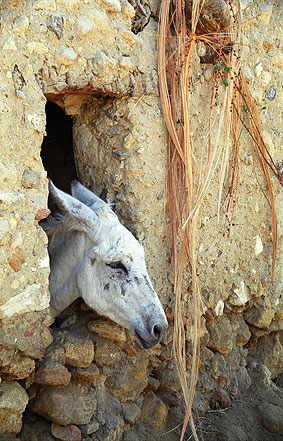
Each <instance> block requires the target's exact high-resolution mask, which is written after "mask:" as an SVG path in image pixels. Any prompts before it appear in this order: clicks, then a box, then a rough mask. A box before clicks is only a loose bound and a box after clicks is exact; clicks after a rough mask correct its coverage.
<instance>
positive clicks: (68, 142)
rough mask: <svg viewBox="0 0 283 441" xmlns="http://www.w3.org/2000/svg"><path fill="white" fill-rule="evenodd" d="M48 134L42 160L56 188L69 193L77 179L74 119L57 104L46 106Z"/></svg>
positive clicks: (43, 145)
mask: <svg viewBox="0 0 283 441" xmlns="http://www.w3.org/2000/svg"><path fill="white" fill-rule="evenodd" d="M46 133H47V135H46V136H45V137H44V140H43V143H42V146H41V159H42V162H43V166H44V168H45V170H46V171H47V176H48V177H49V178H50V179H52V181H53V182H54V184H55V185H56V187H58V188H60V189H61V190H63V191H65V192H67V193H69V192H70V184H71V182H72V181H73V180H74V179H77V172H76V166H75V160H74V152H73V135H72V118H71V117H70V116H68V115H66V114H65V112H64V111H63V110H62V109H61V107H60V106H58V105H57V104H55V103H52V102H47V104H46Z"/></svg>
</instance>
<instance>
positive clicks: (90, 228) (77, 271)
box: [42, 181, 168, 348]
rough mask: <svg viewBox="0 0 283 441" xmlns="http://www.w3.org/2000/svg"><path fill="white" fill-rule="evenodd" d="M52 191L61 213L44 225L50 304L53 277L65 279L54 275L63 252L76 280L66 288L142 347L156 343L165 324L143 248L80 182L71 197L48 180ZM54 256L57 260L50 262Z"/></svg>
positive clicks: (54, 289)
mask: <svg viewBox="0 0 283 441" xmlns="http://www.w3.org/2000/svg"><path fill="white" fill-rule="evenodd" d="M50 193H51V195H52V197H53V199H54V202H55V204H56V205H57V207H58V208H59V210H60V212H61V213H62V215H63V216H59V217H57V218H56V217H55V218H54V217H51V216H49V218H50V219H48V220H47V223H48V224H49V227H48V226H47V225H46V224H45V225H44V224H43V225H42V226H43V228H44V229H45V230H46V232H47V234H48V235H49V237H50V244H49V253H50V259H51V275H50V291H51V303H53V304H54V306H55V305H56V296H58V295H60V294H59V293H60V287H58V286H54V280H55V285H56V284H57V285H58V280H61V281H62V280H63V279H64V278H63V279H62V277H58V275H56V274H55V273H56V271H57V272H58V271H59V270H60V268H61V271H62V270H63V271H64V270H66V269H64V268H62V266H60V261H59V262H58V255H60V256H61V257H60V260H61V261H62V255H63V254H66V253H67V254H68V253H70V257H69V258H68V259H67V260H66V259H65V262H68V263H67V266H68V265H71V269H69V270H67V272H68V271H69V273H68V274H71V275H68V280H69V279H70V277H73V278H75V284H74V283H73V284H71V285H70V286H72V288H70V289H76V290H77V291H78V293H77V297H78V296H81V297H82V298H83V299H84V301H85V303H86V304H87V305H88V306H89V307H91V308H92V309H94V310H96V311H97V313H98V314H100V315H105V316H107V317H109V318H110V319H111V320H113V321H115V322H116V323H118V324H119V325H122V326H124V327H125V328H127V329H129V330H130V331H131V332H132V334H133V335H134V336H135V337H136V340H137V342H138V343H139V344H140V345H141V346H142V347H144V348H149V347H151V346H155V345H156V344H158V343H159V341H160V339H161V338H162V335H163V334H164V332H165V331H166V329H167V326H168V324H167V320H166V317H165V314H164V311H163V308H162V306H161V303H160V301H159V299H158V297H157V294H156V292H155V291H154V289H153V287H152V284H151V281H150V279H149V276H148V273H147V270H146V265H145V256H144V250H143V247H142V246H141V245H140V244H139V242H138V241H137V240H136V239H135V237H134V236H133V235H132V234H131V233H130V231H128V230H127V229H126V228H125V227H124V226H123V225H122V224H121V223H120V222H119V220H118V218H117V216H116V214H115V213H114V212H113V211H112V210H111V208H110V207H109V206H108V205H107V204H106V203H105V202H103V201H102V200H101V199H99V198H98V197H97V196H95V195H94V194H93V193H92V192H91V191H89V190H87V189H86V188H85V187H84V186H83V185H81V184H80V183H79V182H77V181H74V182H72V185H71V193H72V196H71V195H68V194H66V193H64V192H63V191H61V190H59V189H58V188H56V187H55V186H54V185H53V184H52V182H50ZM78 237H79V240H78ZM74 244H75V245H74ZM56 254H57V263H56V265H52V259H53V258H54V259H55V257H56ZM76 255H77V256H78V257H77V258H76ZM65 257H66V256H65ZM65 266H66V265H65ZM52 273H54V274H53V275H52ZM52 277H53V283H52ZM63 282H64V283H62V285H64V286H66V281H63ZM74 285H75V288H74ZM73 300H74V296H73V298H72V300H71V301H73ZM71 301H69V303H71ZM66 306H68V303H67V305H66ZM66 306H65V307H66ZM55 308H56V306H55ZM61 309H62V308H61ZM58 312H60V311H58Z"/></svg>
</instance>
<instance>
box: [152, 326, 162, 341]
mask: <svg viewBox="0 0 283 441" xmlns="http://www.w3.org/2000/svg"><path fill="white" fill-rule="evenodd" d="M152 336H153V337H154V338H155V339H158V338H160V336H161V329H160V327H159V326H157V325H154V326H153V328H152Z"/></svg>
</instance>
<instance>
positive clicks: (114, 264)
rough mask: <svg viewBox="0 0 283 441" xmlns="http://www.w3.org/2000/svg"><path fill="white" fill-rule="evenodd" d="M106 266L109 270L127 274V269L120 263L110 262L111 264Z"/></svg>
mask: <svg viewBox="0 0 283 441" xmlns="http://www.w3.org/2000/svg"><path fill="white" fill-rule="evenodd" d="M106 265H107V266H110V268H113V269H120V270H122V271H124V273H127V272H128V270H127V268H126V267H125V265H123V263H122V262H111V263H107V264H106Z"/></svg>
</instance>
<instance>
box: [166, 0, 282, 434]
mask: <svg viewBox="0 0 283 441" xmlns="http://www.w3.org/2000/svg"><path fill="white" fill-rule="evenodd" d="M217 3H218V4H220V3H221V8H222V10H223V8H224V9H225V10H224V11H223V14H222V16H221V20H222V22H223V23H224V26H223V27H222V26H221V25H219V21H217V13H216V12H215V11H217V8H216V9H213V10H212V7H214V6H215V5H216V4H217ZM224 4H225V6H224ZM213 5H214V6H213ZM229 5H230V8H231V14H232V16H233V20H234V24H233V26H228V25H229V22H230V21H229V19H228V15H227V14H228V13H227V4H226V3H225V2H224V1H223V0H192V1H191V2H190V3H189V7H188V1H187V2H186V0H175V1H174V3H171V1H170V0H162V4H161V11H160V28H159V58H158V68H159V86H160V97H161V103H162V108H163V115H164V119H165V123H166V126H167V129H168V135H169V136H168V185H167V189H168V205H169V213H170V225H171V234H172V262H173V265H174V274H175V283H174V286H175V322H174V340H173V350H174V355H175V360H176V365H177V369H178V373H179V378H180V383H181V386H182V390H183V394H184V399H185V403H186V406H187V412H186V416H185V421H184V425H183V430H182V433H181V441H182V440H183V438H184V434H185V430H186V427H187V424H188V422H189V421H190V424H191V429H192V433H193V435H194V438H195V439H196V440H197V439H198V437H197V433H196V430H195V426H194V423H193V419H192V416H191V409H192V403H193V398H194V392H195V387H196V382H197V375H198V365H199V340H200V339H199V333H200V317H201V298H200V286H199V280H198V274H197V264H198V244H199V240H198V237H199V224H200V217H201V212H202V207H203V205H204V200H205V196H206V194H207V191H208V188H209V185H210V183H211V181H212V179H213V178H214V176H215V172H216V171H218V173H219V174H218V182H219V184H218V201H217V213H218V217H219V215H220V206H221V201H222V191H223V190H222V189H223V185H224V180H225V177H226V175H227V169H228V166H229V159H230V157H232V177H231V185H230V190H229V195H228V204H227V220H228V223H231V220H232V216H233V213H234V209H235V204H236V194H237V190H238V176H239V152H240V138H241V135H242V132H243V130H244V129H245V130H247V131H248V133H249V134H250V136H251V138H252V151H253V156H254V158H255V159H257V160H258V162H259V164H260V167H261V170H262V174H263V176H264V177H265V180H266V183H267V189H268V191H267V192H265V193H264V194H265V197H266V198H267V200H268V203H269V205H270V207H271V209H272V219H273V221H272V223H273V271H272V277H274V268H275V259H276V247H277V218H276V209H275V202H274V195H273V189H272V183H271V179H270V172H269V170H272V171H273V172H274V174H275V175H276V177H277V178H278V180H279V181H280V180H281V181H280V182H281V184H282V179H281V177H280V174H279V172H278V171H277V169H276V166H275V164H274V162H273V160H272V158H271V156H270V154H269V153H268V151H267V149H266V146H265V144H264V142H263V138H262V135H261V130H260V125H259V121H258V118H257V114H256V109H255V106H254V104H253V100H252V97H251V94H250V93H249V91H248V87H247V85H246V82H245V80H244V77H243V74H242V71H241V65H240V47H241V22H242V16H241V5H240V0H237V12H235V11H234V10H233V8H232V4H231V1H230V0H229ZM209 8H210V9H209ZM209 14H211V16H212V18H213V20H211V23H212V25H213V26H214V27H213V28H212V31H211V29H209V27H208V26H207V25H206V26H205V20H207V17H209ZM221 20H220V23H222V22H221ZM188 26H189V29H188ZM224 28H225V29H224ZM205 29H208V32H206V33H204V30H205ZM196 41H202V42H204V43H205V45H206V47H207V48H208V49H209V51H210V52H212V54H213V57H212V58H213V59H214V62H215V81H214V85H213V87H212V92H211V103H210V106H209V109H208V116H207V119H208V127H209V132H208V136H207V139H208V143H207V150H206V152H204V156H203V157H204V158H205V159H204V161H202V162H203V163H204V165H203V164H199V163H198V161H197V159H196V152H195V151H194V146H193V142H192V133H191V119H190V83H191V77H190V64H191V57H192V51H193V48H194V44H195V43H196ZM219 82H220V83H221V84H222V85H223V88H225V90H224V93H223V96H222V106H221V111H220V115H219V116H218V124H217V127H216V130H215V134H214V136H213V142H212V139H211V131H212V126H213V125H214V126H216V119H215V117H213V109H214V105H215V96H216V88H217V83H219ZM186 267H188V268H189V270H190V275H191V283H190V287H189V291H190V293H191V294H190V296H191V297H192V304H193V332H192V335H193V342H192V367H191V376H190V382H189V381H188V377H187V342H186V324H185V320H184V316H183V312H182V308H183V304H184V301H185V300H184V299H185V295H187V293H186V292H185V290H184V273H185V268H186Z"/></svg>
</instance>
